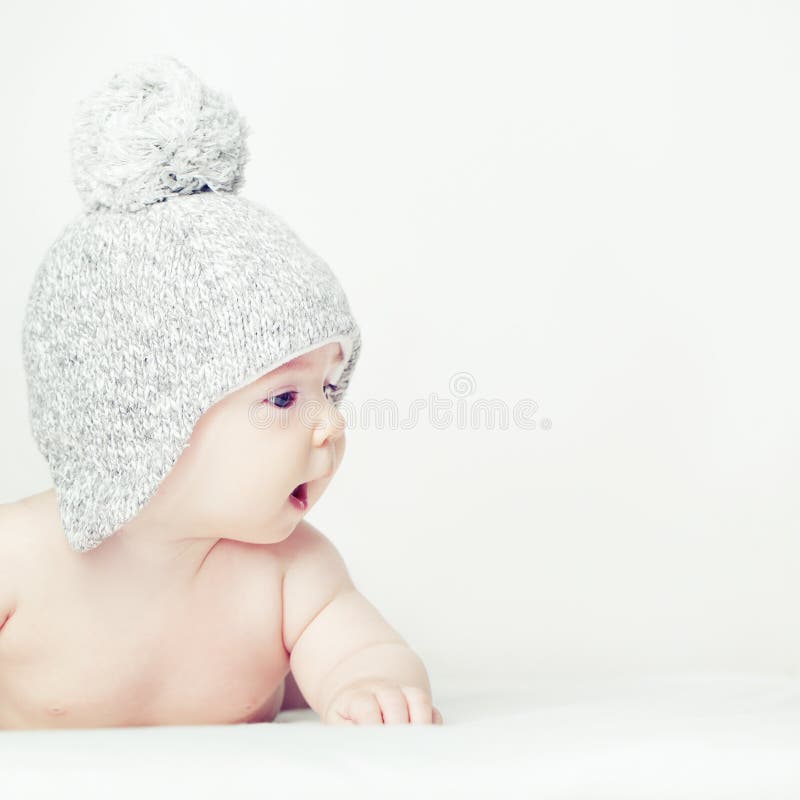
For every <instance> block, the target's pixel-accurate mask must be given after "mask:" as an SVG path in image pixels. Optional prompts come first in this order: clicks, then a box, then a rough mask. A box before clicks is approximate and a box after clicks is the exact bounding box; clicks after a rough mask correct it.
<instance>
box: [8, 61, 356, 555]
mask: <svg viewBox="0 0 800 800" xmlns="http://www.w3.org/2000/svg"><path fill="white" fill-rule="evenodd" d="M176 76H178V77H177V78H176ZM215 97H216V98H217V99H213V98H215ZM220 97H221V96H219V95H213V93H211V92H210V90H208V89H207V88H205V87H203V86H202V84H200V83H199V81H198V79H197V78H196V77H193V76H192V74H191V73H188V71H187V70H186V68H185V67H184V66H183V65H181V64H179V62H177V61H175V60H174V59H169V58H164V57H159V58H158V59H155V60H152V61H150V62H147V63H145V64H138V65H134V66H131V67H128V68H127V71H122V72H120V73H117V75H115V76H114V78H113V79H112V81H111V82H110V83H109V84H107V85H106V86H105V87H104V88H103V89H102V91H101V92H98V93H96V94H95V95H94V96H93V98H89V99H87V100H86V101H84V102H83V103H82V104H81V111H80V117H79V120H78V124H77V126H76V133H75V135H74V137H73V158H74V163H73V170H74V175H75V179H76V186H77V187H78V191H79V193H80V194H81V197H82V199H83V202H84V212H83V213H82V214H81V215H80V216H79V217H78V218H77V219H75V220H73V221H72V222H71V223H70V224H69V225H67V227H66V228H65V229H64V231H63V232H62V233H61V235H60V236H59V237H58V239H57V240H56V241H55V242H54V243H53V244H52V245H51V246H50V248H49V249H48V251H47V253H46V255H45V257H44V259H43V261H42V263H41V264H40V266H39V268H38V271H37V272H36V274H35V277H34V280H33V286H32V289H31V292H30V295H29V298H28V305H27V308H26V312H25V317H24V321H23V331H22V351H23V360H24V366H25V370H26V378H27V385H28V399H29V412H30V423H31V432H32V434H33V437H34V439H35V441H36V444H37V446H38V448H39V450H40V452H41V453H42V455H43V456H44V458H45V459H46V461H47V463H48V465H49V468H50V472H51V476H52V479H53V482H54V484H55V489H56V495H57V498H58V506H59V511H60V514H61V521H62V525H63V528H64V533H65V534H66V537H67V540H68V542H69V545H70V547H71V548H72V549H73V550H76V551H78V552H85V551H88V550H91V549H93V548H95V547H97V546H99V545H100V544H101V543H102V542H103V541H104V540H105V539H107V538H108V537H109V536H111V535H112V534H113V533H114V532H116V531H117V530H119V529H120V528H121V527H122V526H123V525H124V524H125V523H126V522H127V521H129V520H130V519H132V518H133V517H134V516H135V515H136V514H137V512H138V511H139V510H140V509H141V508H142V507H143V506H144V505H145V504H146V503H147V501H148V500H149V499H150V498H151V497H152V496H153V494H154V493H155V492H156V490H157V488H158V486H159V484H160V483H161V481H162V480H163V479H164V477H165V476H166V475H167V474H168V472H169V470H170V469H171V468H172V466H173V465H174V464H175V463H176V461H177V460H178V458H179V456H180V454H181V452H182V451H183V449H184V448H185V447H186V445H187V444H188V441H189V438H190V436H191V434H192V431H193V429H194V426H195V424H196V423H197V421H198V420H199V419H200V417H201V416H202V415H203V414H204V413H205V412H206V411H207V410H208V409H209V408H210V407H211V406H212V405H214V404H215V403H216V402H218V401H219V400H221V399H222V398H223V397H225V396H226V395H227V394H229V393H230V392H232V391H235V390H236V389H238V388H241V387H242V386H244V385H246V384H248V383H250V382H252V381H253V380H256V379H257V378H259V377H260V376H261V375H263V374H264V373H266V372H268V371H270V370H271V369H274V368H275V367H277V366H279V365H281V364H283V363H285V362H286V361H288V360H290V359H292V358H294V357H296V356H297V355H300V354H302V353H305V352H308V351H310V350H313V349H315V348H316V347H320V346H322V345H324V344H326V343H329V342H334V341H338V342H340V343H341V344H342V348H343V351H344V356H345V361H344V366H343V367H342V369H341V373H340V375H339V377H338V379H337V380H336V386H337V389H336V390H335V391H333V392H332V393H331V395H330V396H331V397H332V398H333V401H334V403H335V404H336V405H337V406H339V405H340V404H341V401H342V399H343V397H344V395H345V392H346V390H347V387H348V384H349V382H350V378H351V376H352V373H353V370H354V367H355V364H356V362H357V360H358V356H359V353H360V348H361V338H360V332H359V329H358V326H357V324H356V322H355V320H354V318H353V316H352V314H351V311H350V308H349V305H348V301H347V298H346V296H345V293H344V291H343V289H342V287H341V285H340V284H339V282H338V281H337V279H336V277H335V275H334V274H333V272H332V271H331V269H330V267H329V266H328V265H327V264H326V263H325V262H324V261H323V260H322V259H321V258H320V257H319V256H318V255H317V254H316V253H314V252H313V251H312V250H311V249H310V248H309V247H307V246H306V245H305V244H303V242H302V241H301V240H300V239H299V237H298V236H297V235H296V234H295V233H294V232H293V231H292V230H291V229H290V228H289V227H288V226H287V225H286V224H285V223H284V222H283V221H282V220H281V219H280V218H279V217H278V216H277V215H276V214H274V213H273V212H271V211H269V210H268V209H266V208H263V207H261V206H259V205H257V204H256V203H254V202H251V201H249V200H247V199H246V198H244V197H242V196H241V195H239V194H238V193H237V192H238V189H239V188H240V187H241V185H242V181H243V179H242V172H241V170H242V167H243V164H244V162H245V158H246V149H245V147H244V141H243V139H244V135H245V133H246V125H245V124H244V123H243V122H242V121H241V120H237V116H236V113H235V110H234V109H233V107H232V104H231V103H230V101H229V100H225V101H222V100H220V99H219V98H220ZM209 98H211V99H209ZM109 109H114V110H113V111H109ZM143 109H144V110H143ZM180 109H183V111H182V112H180V111H179V110H180ZM186 109H189V111H186ZM173 112H175V113H173ZM190 112H191V113H190ZM181 114H182V116H181ZM143 120H145V122H143ZM176 120H178V122H176ZM180 120H183V121H182V122H181V121H180ZM209 120H210V121H209ZM143 124H144V126H145V132H144V133H143V132H142V125H143ZM213 130H216V132H217V134H218V136H217V138H214V136H212V132H213ZM87 131H91V132H92V133H91V134H88V133H87ZM237 131H238V133H236V132H237ZM154 132H155V133H154ZM93 137H94V138H93ZM92 141H94V143H95V144H94V145H92V144H91V142H92ZM126 148H127V149H126ZM103 153H105V154H106V155H105V156H103V155H102V154H103ZM204 159H206V160H205V161H204ZM206 177H208V179H207V180H206ZM254 435H255V431H254Z"/></svg>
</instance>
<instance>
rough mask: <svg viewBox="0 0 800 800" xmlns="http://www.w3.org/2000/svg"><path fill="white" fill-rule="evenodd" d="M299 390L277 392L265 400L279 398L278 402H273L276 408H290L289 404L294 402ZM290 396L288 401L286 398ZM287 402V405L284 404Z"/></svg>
mask: <svg viewBox="0 0 800 800" xmlns="http://www.w3.org/2000/svg"><path fill="white" fill-rule="evenodd" d="M296 394H297V392H282V393H281V394H275V395H273V396H272V397H268V398H267V399H266V401H265V402H272V401H273V400H277V401H278V402H277V403H273V405H274V406H275V407H276V408H289V406H290V405H291V404H292V403H293V402H294V397H295V395H296ZM287 397H289V398H291V400H289V401H286V398H287ZM284 402H286V405H284Z"/></svg>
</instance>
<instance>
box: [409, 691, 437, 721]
mask: <svg viewBox="0 0 800 800" xmlns="http://www.w3.org/2000/svg"><path fill="white" fill-rule="evenodd" d="M403 692H404V693H405V696H406V700H407V701H408V716H409V719H410V721H411V724H412V725H430V724H432V718H433V711H432V708H431V698H430V695H429V694H428V693H427V692H426V691H425V690H424V689H420V688H419V687H417V686H404V687H403Z"/></svg>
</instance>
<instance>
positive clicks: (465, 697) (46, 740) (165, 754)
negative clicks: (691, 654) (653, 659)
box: [0, 674, 800, 800]
mask: <svg viewBox="0 0 800 800" xmlns="http://www.w3.org/2000/svg"><path fill="white" fill-rule="evenodd" d="M435 702H436V705H437V707H439V708H440V709H441V711H442V713H443V715H444V718H445V725H443V726H436V727H422V726H406V727H398V726H384V727H380V726H374V727H369V728H367V727H329V726H323V725H321V724H320V722H319V720H318V718H317V717H316V715H315V714H314V713H313V712H311V711H307V710H304V711H289V712H284V713H282V714H280V715H279V716H278V719H277V720H276V722H275V723H274V724H260V725H237V726H186V727H158V728H127V729H122V728H120V729H116V728H111V729H100V730H75V731H5V732H0V776H2V777H0V796H2V797H4V798H15V800H16V798H31V797H56V796H57V797H59V798H60V799H61V798H68V797H80V798H84V799H85V798H89V797H98V798H100V797H102V798H106V797H115V798H123V797H131V798H145V797H153V796H170V797H172V796H175V797H191V798H205V797H208V798H218V797H226V798H227V797H262V796H268V795H269V794H270V792H271V790H273V789H274V790H279V791H280V794H276V795H275V796H276V797H281V798H286V797H306V796H307V797H325V798H330V797H348V798H353V797H369V798H372V797H395V796H396V797H400V796H403V797H407V796H412V797H415V798H419V797H454V798H458V797H466V796H477V797H503V796H510V797H537V798H570V800H577V799H578V798H609V800H611V799H612V798H613V800H622V799H623V798H636V800H643V799H644V798H665V799H666V798H670V800H676V798H698V800H699V799H700V798H702V800H712V798H753V799H754V800H756V799H757V800H768V799H771V798H786V799H787V800H788V799H789V798H792V800H796V798H798V797H800V679H798V678H788V677H781V676H773V675H766V674H765V675H758V674H721V675H716V674H714V675H710V674H703V675H701V674H673V675H667V674H664V675H659V676H653V677H639V678H619V679H596V680H592V681H589V680H583V679H574V680H566V679H564V680H557V681H556V680H537V681H535V682H532V683H531V684H530V685H529V686H528V687H510V686H509V685H508V684H505V683H504V684H503V685H499V686H492V685H484V686H481V687H475V686H473V687H468V686H462V687H450V688H437V689H436V690H435Z"/></svg>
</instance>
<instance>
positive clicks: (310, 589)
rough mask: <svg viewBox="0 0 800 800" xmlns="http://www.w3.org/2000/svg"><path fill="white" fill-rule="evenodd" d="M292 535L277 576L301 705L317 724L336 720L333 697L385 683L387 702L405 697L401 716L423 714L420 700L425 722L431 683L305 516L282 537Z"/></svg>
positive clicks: (284, 633)
mask: <svg viewBox="0 0 800 800" xmlns="http://www.w3.org/2000/svg"><path fill="white" fill-rule="evenodd" d="M296 536H297V537H299V538H297V539H295V540H294V542H293V543H292V551H293V553H292V557H291V559H290V561H289V564H288V565H287V568H286V572H285V576H284V588H283V606H284V612H283V613H284V627H283V635H284V644H285V646H286V649H287V651H288V652H289V654H290V668H291V671H292V674H293V675H294V678H295V680H296V682H297V685H298V686H299V687H300V690H301V691H302V693H303V695H304V697H305V698H306V700H307V701H308V704H309V705H310V706H311V708H312V709H313V710H314V711H316V712H317V714H319V716H320V718H321V719H322V721H323V722H338V721H340V719H341V715H337V714H336V711H335V709H334V708H333V707H332V701H333V700H334V699H337V698H338V699H341V698H342V697H346V696H347V693H348V691H349V690H353V691H368V690H376V696H378V695H377V690H383V689H386V690H388V691H387V692H386V693H385V694H384V695H383V696H384V697H386V698H388V700H389V702H393V703H396V701H397V700H398V698H403V697H408V698H409V707H408V712H409V713H408V716H409V717H417V718H419V717H422V716H424V714H425V708H426V706H427V716H428V719H427V722H431V708H430V695H431V687H430V682H429V679H428V674H427V672H426V670H425V666H424V664H423V663H422V661H421V660H420V658H419V657H418V656H417V655H416V654H415V653H414V652H413V651H412V650H411V649H410V648H409V646H408V644H407V643H406V642H405V641H404V639H403V638H402V637H401V636H400V634H399V633H398V632H397V631H396V630H395V629H394V628H393V627H392V626H391V625H389V624H388V622H387V621H386V620H385V619H384V618H383V617H382V616H381V614H380V613H379V612H378V610H377V609H376V608H375V607H374V606H373V605H372V604H371V603H370V602H369V601H368V600H367V599H366V598H365V597H364V596H363V595H362V594H361V593H360V592H359V591H358V590H357V589H356V588H355V586H354V585H353V583H352V581H351V579H350V576H349V574H348V572H347V567H346V566H345V563H344V561H343V560H342V557H341V555H340V554H339V552H338V551H337V549H336V548H335V547H334V545H333V544H332V543H331V542H330V541H329V540H328V539H327V538H326V537H325V536H323V535H322V534H321V533H320V532H319V531H318V530H316V529H315V528H313V527H312V526H311V525H309V524H308V523H306V522H305V521H304V524H303V525H302V526H298V528H297V529H296V530H295V531H294V533H293V534H292V536H290V537H289V539H294V537H296ZM287 543H288V540H287ZM401 687H403V690H404V691H405V690H406V688H407V689H408V692H407V694H405V695H404V694H401V693H400V691H399V690H400V688H401ZM426 698H427V699H426ZM360 699H363V698H360ZM373 702H374V699H373ZM365 708H366V706H365ZM367 710H369V709H367ZM411 712H413V713H411ZM373 713H374V712H373ZM434 716H435V714H434ZM378 717H380V715H378ZM375 721H380V719H377V720H375ZM408 721H411V722H413V721H415V720H414V719H409V720H408ZM423 721H425V720H423ZM433 721H436V720H435V719H434V720H433Z"/></svg>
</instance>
